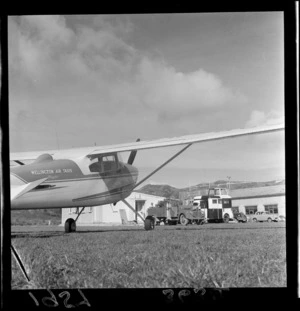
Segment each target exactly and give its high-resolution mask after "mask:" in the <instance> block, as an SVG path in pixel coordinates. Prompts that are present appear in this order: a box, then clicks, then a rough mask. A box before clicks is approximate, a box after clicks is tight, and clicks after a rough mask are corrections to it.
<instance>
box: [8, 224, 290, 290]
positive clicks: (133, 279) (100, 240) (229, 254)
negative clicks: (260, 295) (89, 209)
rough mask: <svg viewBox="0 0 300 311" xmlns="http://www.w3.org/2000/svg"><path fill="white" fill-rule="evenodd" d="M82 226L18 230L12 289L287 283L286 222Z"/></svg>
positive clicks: (272, 284)
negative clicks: (75, 229)
mask: <svg viewBox="0 0 300 311" xmlns="http://www.w3.org/2000/svg"><path fill="white" fill-rule="evenodd" d="M226 226H227V227H226ZM230 226H231V227H230ZM81 231H82V232H76V233H73V234H65V233H63V232H61V231H55V232H41V233H38V232H37V233H34V234H32V233H17V234H13V238H12V243H13V245H14V246H15V248H16V249H17V251H18V252H19V254H20V256H21V258H22V260H23V262H24V263H25V267H26V270H27V272H28V274H29V277H30V279H31V282H30V283H27V281H26V280H25V278H24V276H23V275H22V273H21V272H20V269H19V268H18V266H17V264H16V262H15V260H14V259H12V288H13V289H20V288H78V287H80V288H116V287H122V288H157V287H164V288H165V287H172V288H183V287H284V286H286V250H285V228H284V225H282V224H251V225H250V224H248V225H247V226H243V224H233V225H228V224H227V225H225V226H224V225H218V224H211V225H204V226H188V227H180V226H170V227H156V229H155V230H154V231H144V230H143V228H137V227H132V228H129V229H128V228H127V229H122V228H106V229H103V230H100V231H97V229H94V230H93V231H90V232H87V231H85V230H84V229H81Z"/></svg>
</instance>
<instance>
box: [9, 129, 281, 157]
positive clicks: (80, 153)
mask: <svg viewBox="0 0 300 311" xmlns="http://www.w3.org/2000/svg"><path fill="white" fill-rule="evenodd" d="M280 130H284V125H283V124H280V125H266V126H259V127H253V128H246V129H234V130H229V131H222V132H211V133H201V134H195V135H186V136H180V137H173V138H161V139H155V140H148V141H140V142H132V143H126V144H118V145H109V146H99V147H98V146H94V147H85V148H74V149H65V150H48V151H37V152H23V153H11V154H10V160H11V161H16V160H19V161H22V160H28V159H35V158H37V157H38V156H39V155H41V154H42V153H49V154H51V155H52V156H53V158H54V159H62V158H69V159H75V158H80V157H84V156H91V155H97V154H106V153H111V152H124V151H132V150H142V149H152V148H162V147H171V146H177V145H188V144H194V143H200V142H206V141H212V140H220V139H226V138H233V137H239V136H245V135H253V134H259V133H269V132H275V131H280Z"/></svg>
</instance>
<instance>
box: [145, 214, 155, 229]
mask: <svg viewBox="0 0 300 311" xmlns="http://www.w3.org/2000/svg"><path fill="white" fill-rule="evenodd" d="M154 225H155V224H154V219H153V218H152V217H147V218H146V219H145V223H144V227H145V230H146V231H148V230H153V229H154Z"/></svg>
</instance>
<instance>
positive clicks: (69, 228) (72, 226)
mask: <svg viewBox="0 0 300 311" xmlns="http://www.w3.org/2000/svg"><path fill="white" fill-rule="evenodd" d="M75 231H76V222H75V220H74V219H73V218H68V219H67V220H66V222H65V233H71V232H75Z"/></svg>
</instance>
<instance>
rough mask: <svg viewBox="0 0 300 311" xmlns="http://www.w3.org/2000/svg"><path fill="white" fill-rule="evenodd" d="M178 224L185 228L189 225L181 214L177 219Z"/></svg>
mask: <svg viewBox="0 0 300 311" xmlns="http://www.w3.org/2000/svg"><path fill="white" fill-rule="evenodd" d="M179 222H180V224H181V225H183V226H186V225H187V224H188V223H189V220H188V219H187V218H186V217H185V215H184V214H181V215H180V217H179Z"/></svg>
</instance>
